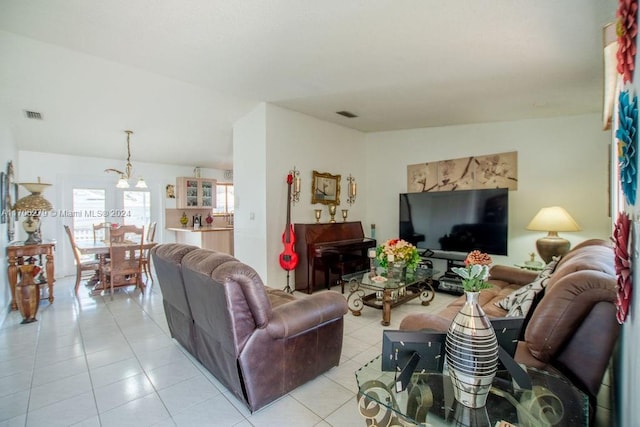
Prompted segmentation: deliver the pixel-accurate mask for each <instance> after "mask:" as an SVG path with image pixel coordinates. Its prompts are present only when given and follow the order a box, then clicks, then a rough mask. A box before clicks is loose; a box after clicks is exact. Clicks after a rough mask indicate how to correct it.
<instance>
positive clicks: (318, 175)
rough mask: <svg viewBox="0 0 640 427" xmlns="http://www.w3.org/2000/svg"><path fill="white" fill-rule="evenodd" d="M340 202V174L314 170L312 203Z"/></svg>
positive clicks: (330, 203)
mask: <svg viewBox="0 0 640 427" xmlns="http://www.w3.org/2000/svg"><path fill="white" fill-rule="evenodd" d="M316 203H320V204H322V205H339V204H340V175H331V174H329V173H324V172H318V171H313V178H312V179H311V204H316Z"/></svg>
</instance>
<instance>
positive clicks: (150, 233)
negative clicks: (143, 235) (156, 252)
mask: <svg viewBox="0 0 640 427" xmlns="http://www.w3.org/2000/svg"><path fill="white" fill-rule="evenodd" d="M156 225H158V223H157V222H155V221H154V222H152V223H151V224H149V228H148V229H147V242H155V239H156Z"/></svg>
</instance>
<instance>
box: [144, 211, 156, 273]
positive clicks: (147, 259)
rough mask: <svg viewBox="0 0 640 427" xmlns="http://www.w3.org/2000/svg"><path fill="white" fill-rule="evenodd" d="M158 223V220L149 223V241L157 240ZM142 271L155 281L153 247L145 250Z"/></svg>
mask: <svg viewBox="0 0 640 427" xmlns="http://www.w3.org/2000/svg"><path fill="white" fill-rule="evenodd" d="M156 225H157V222H152V223H151V224H149V228H147V240H146V241H147V243H148V242H154V241H155V238H156ZM142 272H143V273H144V275H145V276H146V277H148V278H150V279H151V283H153V275H152V274H151V249H146V250H145V251H144V257H143V258H142Z"/></svg>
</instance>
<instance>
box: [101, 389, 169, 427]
mask: <svg viewBox="0 0 640 427" xmlns="http://www.w3.org/2000/svg"><path fill="white" fill-rule="evenodd" d="M168 418H169V412H167V409H166V408H165V407H164V405H163V404H162V401H161V400H160V397H159V396H158V395H157V394H156V393H151V394H148V395H146V396H144V397H141V398H139V399H136V400H132V401H131V402H128V403H125V404H124V405H121V406H118V407H117V408H113V409H111V410H110V411H107V412H104V413H102V414H100V422H101V424H102V426H103V427H109V426H114V427H124V426H132V427H139V426H151V425H154V424H157V423H160V422H162V421H164V420H166V419H168Z"/></svg>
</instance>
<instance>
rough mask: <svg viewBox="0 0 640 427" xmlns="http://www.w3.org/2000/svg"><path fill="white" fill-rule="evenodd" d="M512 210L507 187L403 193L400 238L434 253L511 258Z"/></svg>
mask: <svg viewBox="0 0 640 427" xmlns="http://www.w3.org/2000/svg"><path fill="white" fill-rule="evenodd" d="M508 210H509V190H507V189H506V188H491V189H482V190H459V191H439V192H422V193H403V194H400V232H399V236H400V238H401V239H404V240H406V241H408V242H410V243H413V244H414V245H415V246H417V247H418V248H422V249H429V250H432V251H444V252H449V253H464V254H466V253H468V252H470V251H472V250H475V249H478V250H479V251H482V252H486V253H488V254H491V255H507V240H508V239H507V238H508V225H509V214H508V213H509V212H508ZM458 255H459V254H458ZM463 259H464V258H463Z"/></svg>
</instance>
